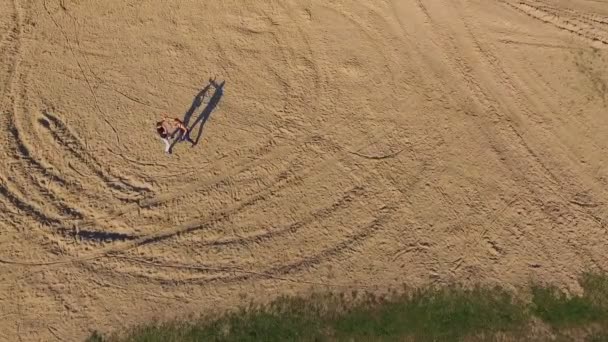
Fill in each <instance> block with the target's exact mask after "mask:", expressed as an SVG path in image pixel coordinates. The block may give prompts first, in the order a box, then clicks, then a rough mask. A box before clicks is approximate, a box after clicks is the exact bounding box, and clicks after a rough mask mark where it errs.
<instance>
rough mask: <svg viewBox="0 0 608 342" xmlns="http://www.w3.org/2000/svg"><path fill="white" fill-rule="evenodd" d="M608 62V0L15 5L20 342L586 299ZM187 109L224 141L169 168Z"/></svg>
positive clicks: (184, 0) (4, 46)
mask: <svg viewBox="0 0 608 342" xmlns="http://www.w3.org/2000/svg"><path fill="white" fill-rule="evenodd" d="M607 48H608V2H606V1H605V0H603V1H602V0H569V1H566V0H553V1H550V0H544V1H539V0H411V1H398V0H381V1H348V0H332V1H321V0H308V1H307V0H301V1H295V0H285V1H274V0H270V1H245V0H223V1H195V0H180V1H171V2H169V1H166V2H161V1H152V0H126V1H125V0H104V1H86V0H0V60H1V64H0V115H1V116H0V125H1V127H2V129H3V134H2V135H1V137H0V140H1V141H0V156H1V158H2V162H0V317H2V319H1V320H0V340H2V341H55V340H57V341H78V340H82V339H83V338H85V337H86V336H88V334H89V332H90V331H91V330H93V329H98V330H100V331H103V332H111V331H115V330H120V329H125V328H127V327H129V326H131V325H133V324H138V323H142V322H146V321H148V320H152V319H162V320H165V319H172V318H175V317H185V316H188V315H190V314H196V313H200V312H212V313H213V312H221V311H223V310H226V309H230V308H234V307H236V306H238V305H241V304H245V303H247V302H250V301H255V302H266V301H268V300H271V299H273V298H276V297H277V296H279V295H282V294H304V293H307V292H308V291H311V290H348V291H350V290H351V289H357V290H372V291H382V290H385V289H388V288H394V287H396V288H401V286H402V285H403V284H407V285H408V286H424V285H428V284H438V285H441V284H448V283H451V282H460V283H463V284H467V285H469V284H474V283H482V284H490V285H496V284H498V285H501V286H505V287H507V288H508V289H510V290H513V291H517V290H518V288H520V287H521V286H524V285H525V284H527V283H529V282H539V281H540V282H553V283H556V284H559V286H561V287H563V288H565V289H567V290H570V291H580V289H579V287H578V285H577V282H576V279H577V275H578V274H579V273H580V272H581V271H583V270H588V269H590V270H600V269H607V268H608V256H607V254H606V251H607V248H606V244H607V242H608V235H607V227H606V220H607V219H608V191H607V185H608V164H607V162H608V158H607V156H606V150H607V148H608V137H607V135H606V132H607V131H608V110H607V105H608V51H607V50H608V49H607ZM210 78H212V79H214V82H212V84H210V82H209V79H210ZM163 113H167V114H168V115H169V116H171V117H178V118H180V119H184V121H185V122H186V123H187V124H188V126H189V127H191V129H192V133H191V136H192V137H193V139H195V140H196V141H197V142H198V143H197V144H196V145H194V146H191V145H190V144H189V143H187V142H183V143H177V144H176V145H175V147H174V150H173V154H171V155H168V154H165V153H164V151H163V148H164V145H163V142H162V141H161V140H160V139H159V138H158V137H157V135H156V132H155V126H154V125H155V122H156V121H157V120H158V119H159V118H160V117H161V116H162V114H163Z"/></svg>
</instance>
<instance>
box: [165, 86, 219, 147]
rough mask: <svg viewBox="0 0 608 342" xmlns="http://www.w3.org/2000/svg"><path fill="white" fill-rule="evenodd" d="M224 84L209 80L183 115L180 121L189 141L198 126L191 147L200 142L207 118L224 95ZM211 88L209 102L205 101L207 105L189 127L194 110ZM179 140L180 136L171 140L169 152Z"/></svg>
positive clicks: (202, 101)
mask: <svg viewBox="0 0 608 342" xmlns="http://www.w3.org/2000/svg"><path fill="white" fill-rule="evenodd" d="M225 83H226V81H222V83H219V84H218V83H217V82H216V81H215V79H209V84H207V85H206V86H205V87H204V88H203V89H201V91H199V92H198V94H196V96H195V97H194V99H193V100H192V105H190V108H189V109H188V110H187V111H186V113H185V114H184V119H183V120H182V121H183V122H184V125H185V126H186V127H188V131H189V137H190V139H192V136H193V135H192V132H193V131H194V129H195V128H197V126H198V130H197V133H196V138H195V139H192V141H191V142H192V147H194V146H196V145H198V143H199V141H200V140H201V137H202V135H203V130H204V127H205V124H206V123H207V120H209V118H210V117H211V113H213V110H214V109H215V108H216V107H217V105H218V103H219V102H220V100H221V98H222V96H223V95H224V84H225ZM211 87H213V88H214V92H213V94H212V95H211V98H210V99H209V101H207V105H206V106H205V108H204V109H203V111H202V112H201V113H200V114H199V115H198V117H197V118H196V120H194V123H192V125H190V120H191V119H192V116H193V114H194V112H196V110H197V109H198V108H200V106H201V105H202V104H203V103H204V100H205V96H206V95H207V93H208V92H209V90H210V89H211ZM181 138H182V137H181V136H178V137H177V139H174V140H173V142H172V144H171V147H170V148H169V151H172V150H173V146H175V144H176V143H178V142H179V141H181Z"/></svg>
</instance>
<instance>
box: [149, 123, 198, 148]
mask: <svg viewBox="0 0 608 342" xmlns="http://www.w3.org/2000/svg"><path fill="white" fill-rule="evenodd" d="M171 130H172V131H173V132H172V133H171V134H169V132H170V131H171ZM156 132H157V133H158V135H159V136H160V138H161V140H162V141H163V142H164V143H165V153H171V143H170V142H169V135H171V138H173V137H175V134H176V133H179V136H178V139H179V140H180V141H184V140H187V141H189V142H190V143H191V144H192V146H194V145H195V142H194V141H193V140H192V139H191V138H190V135H189V133H190V132H189V130H188V127H186V125H184V123H183V122H182V121H181V120H180V119H178V118H172V119H171V118H169V117H168V116H167V115H163V117H162V119H161V120H160V121H158V122H156Z"/></svg>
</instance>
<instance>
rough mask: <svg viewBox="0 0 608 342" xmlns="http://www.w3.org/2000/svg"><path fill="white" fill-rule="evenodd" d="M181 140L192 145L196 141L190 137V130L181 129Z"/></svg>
mask: <svg viewBox="0 0 608 342" xmlns="http://www.w3.org/2000/svg"><path fill="white" fill-rule="evenodd" d="M178 139H179V140H180V141H188V142H190V143H191V144H192V145H194V141H193V140H192V139H191V138H190V132H186V131H184V130H180V135H179V138H178Z"/></svg>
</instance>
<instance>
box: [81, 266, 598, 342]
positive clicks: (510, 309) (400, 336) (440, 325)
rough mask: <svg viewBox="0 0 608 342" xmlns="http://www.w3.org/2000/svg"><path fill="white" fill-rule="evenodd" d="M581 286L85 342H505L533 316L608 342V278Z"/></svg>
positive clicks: (157, 327)
mask: <svg viewBox="0 0 608 342" xmlns="http://www.w3.org/2000/svg"><path fill="white" fill-rule="evenodd" d="M581 285H582V287H583V289H584V293H583V294H582V295H581V296H567V295H566V294H564V293H563V292H561V291H559V290H557V289H556V288H555V287H551V286H549V287H541V286H535V287H533V288H532V301H531V303H528V304H526V303H523V302H521V301H519V300H516V299H515V298H514V297H513V296H511V295H510V294H509V293H508V292H506V291H505V290H503V289H501V288H482V287H477V288H473V289H463V288H461V287H448V288H439V289H435V288H433V289H431V288H429V289H423V290H418V291H413V292H409V293H406V294H401V295H396V294H394V295H391V296H387V297H381V296H376V295H372V294H365V295H358V294H357V293H353V294H348V295H347V294H323V295H313V296H311V297H308V298H288V297H284V298H280V299H278V300H276V301H274V302H272V303H271V304H269V305H267V306H250V307H249V308H245V309H241V310H239V311H236V312H231V313H226V314H224V315H222V316H220V317H217V318H213V319H211V318H208V317H207V318H201V319H199V320H192V321H184V322H169V323H152V324H148V325H144V326H140V327H136V328H134V329H133V330H131V331H130V332H127V333H126V334H122V335H113V336H102V335H100V334H97V333H95V334H93V335H91V336H90V337H89V339H88V340H87V342H123V341H124V342H157V341H158V342H161V341H162V342H172V341H175V342H177V341H179V342H183V341H185V342H189V341H404V340H414V341H460V340H463V339H468V340H478V339H479V340H483V341H487V340H491V339H493V338H494V337H496V336H498V335H497V334H502V336H503V339H502V340H504V336H507V335H508V336H513V337H514V340H520V337H521V336H522V335H521V334H524V335H525V334H526V331H527V329H528V328H529V327H530V326H531V324H533V323H532V321H533V320H532V319H531V318H532V317H536V318H539V319H540V320H542V321H544V322H546V323H547V324H548V325H549V326H551V327H552V328H553V329H555V330H554V331H555V332H556V333H558V335H559V336H563V337H564V338H565V340H571V338H570V337H567V336H569V333H568V331H574V330H576V331H587V333H586V335H585V336H586V337H587V340H588V341H608V338H607V337H608V315H607V313H608V310H607V309H608V276H606V275H598V274H585V275H584V276H583V277H582V278H581ZM588 327H593V329H590V330H589V329H587V328H588ZM573 329H574V330H573ZM581 329H582V330H581ZM591 332H593V333H591ZM577 334H578V332H577ZM517 336H519V337H517ZM579 340H580V339H579Z"/></svg>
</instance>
